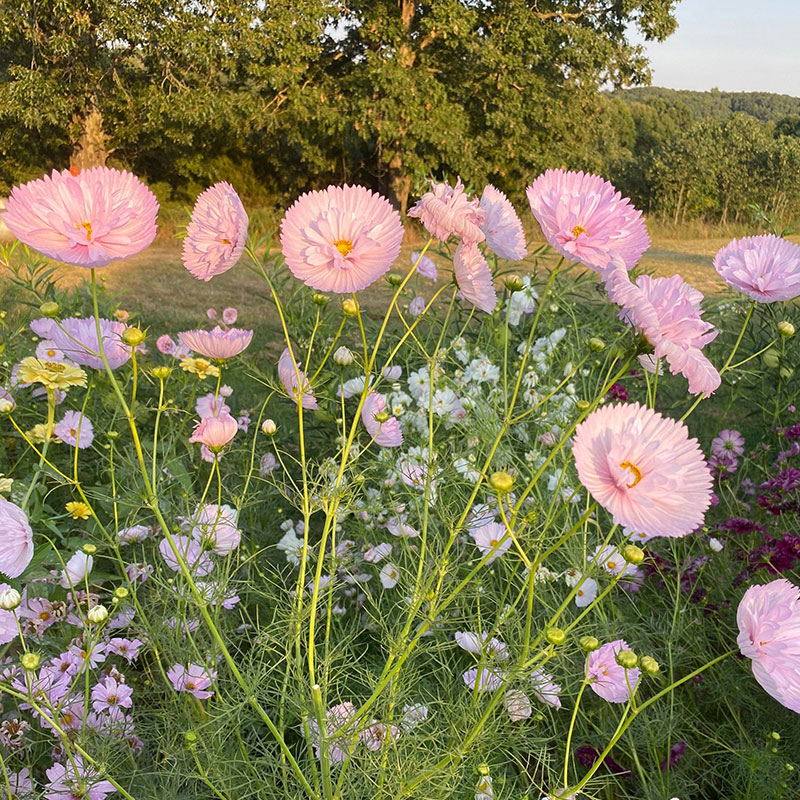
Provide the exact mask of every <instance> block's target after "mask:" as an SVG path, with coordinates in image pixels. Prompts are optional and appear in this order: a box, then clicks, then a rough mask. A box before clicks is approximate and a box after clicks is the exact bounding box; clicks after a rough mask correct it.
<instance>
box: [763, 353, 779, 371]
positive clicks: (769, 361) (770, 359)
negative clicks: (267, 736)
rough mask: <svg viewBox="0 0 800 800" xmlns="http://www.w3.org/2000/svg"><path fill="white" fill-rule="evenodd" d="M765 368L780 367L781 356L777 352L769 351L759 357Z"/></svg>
mask: <svg viewBox="0 0 800 800" xmlns="http://www.w3.org/2000/svg"><path fill="white" fill-rule="evenodd" d="M761 360H762V361H763V362H764V366H765V367H769V368H770V369H777V368H778V367H779V366H780V365H781V356H780V353H779V352H778V351H777V350H773V349H769V350H767V352H766V353H764V354H763V355H762V356H761Z"/></svg>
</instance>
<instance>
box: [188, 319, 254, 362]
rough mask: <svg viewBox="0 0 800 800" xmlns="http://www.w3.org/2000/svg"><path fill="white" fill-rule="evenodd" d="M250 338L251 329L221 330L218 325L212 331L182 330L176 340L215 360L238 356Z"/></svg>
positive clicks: (251, 334) (245, 347)
mask: <svg viewBox="0 0 800 800" xmlns="http://www.w3.org/2000/svg"><path fill="white" fill-rule="evenodd" d="M252 338H253V331H246V330H243V329H242V328H229V329H228V330H223V329H222V328H221V327H220V326H219V325H217V326H216V327H215V328H214V330H213V331H203V330H196V331H184V332H183V333H179V334H178V340H179V341H180V343H181V344H182V345H183V346H184V347H186V348H188V349H189V350H193V351H194V352H195V353H200V355H203V356H205V357H206V358H210V359H213V360H215V361H224V360H226V359H228V358H234V357H235V356H238V355H239V353H241V352H243V351H244V350H246V349H247V347H248V345H249V344H250V341H251V340H252Z"/></svg>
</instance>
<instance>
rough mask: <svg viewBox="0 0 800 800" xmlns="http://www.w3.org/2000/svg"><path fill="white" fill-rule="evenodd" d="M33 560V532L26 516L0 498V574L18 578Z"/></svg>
mask: <svg viewBox="0 0 800 800" xmlns="http://www.w3.org/2000/svg"><path fill="white" fill-rule="evenodd" d="M32 558H33V531H32V530H31V526H30V523H29V522H28V516H27V514H26V513H25V512H24V511H23V510H22V509H21V508H20V507H19V506H18V505H16V504H14V503H12V502H11V501H10V500H6V499H5V498H2V497H0V572H2V573H3V574H4V575H7V576H8V577H9V578H18V577H19V576H20V575H22V573H23V572H24V571H25V568H26V567H27V566H28V564H30V563H31V559H32Z"/></svg>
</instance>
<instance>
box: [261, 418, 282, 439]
mask: <svg viewBox="0 0 800 800" xmlns="http://www.w3.org/2000/svg"><path fill="white" fill-rule="evenodd" d="M277 430H278V426H277V425H276V424H275V420H274V419H265V420H264V421H263V422H262V423H261V433H263V434H264V436H274V435H275V431H277Z"/></svg>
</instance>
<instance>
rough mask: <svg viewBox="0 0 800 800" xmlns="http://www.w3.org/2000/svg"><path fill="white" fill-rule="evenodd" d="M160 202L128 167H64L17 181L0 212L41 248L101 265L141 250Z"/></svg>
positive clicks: (79, 263)
mask: <svg viewBox="0 0 800 800" xmlns="http://www.w3.org/2000/svg"><path fill="white" fill-rule="evenodd" d="M157 214H158V202H157V200H156V197H155V195H154V194H153V193H152V192H151V191H150V190H149V189H148V188H147V187H146V186H145V185H144V184H143V183H142V182H141V181H140V180H139V179H138V178H137V177H136V176H135V175H132V174H131V173H130V172H121V171H119V170H116V169H109V168H108V167H93V168H92V169H88V170H82V171H81V172H79V173H78V174H77V175H74V174H72V172H71V171H70V170H68V169H65V170H62V171H61V172H56V171H55V170H53V172H52V173H51V174H50V175H45V176H44V177H43V178H39V179H38V180H35V181H31V182H30V183H24V184H22V185H21V186H15V187H14V189H12V191H11V196H10V197H9V198H8V201H7V203H6V210H5V212H4V213H2V214H0V218H2V220H3V222H5V224H6V225H7V226H8V228H9V230H10V231H11V232H12V233H13V234H14V235H15V236H16V237H17V238H18V239H19V240H20V241H21V242H24V243H25V244H27V245H28V246H29V247H32V248H33V249H34V250H38V251H39V252H40V253H44V255H46V256H48V257H50V258H53V259H55V260H56V261H64V262H66V263H67V264H74V265H76V266H79V267H102V266H104V265H106V264H108V263H109V262H111V261H117V260H119V259H122V258H129V257H130V256H132V255H135V254H136V253H138V252H140V251H141V250H144V248H145V247H147V246H148V245H149V244H150V242H152V241H153V239H154V238H155V235H156V216H157Z"/></svg>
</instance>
